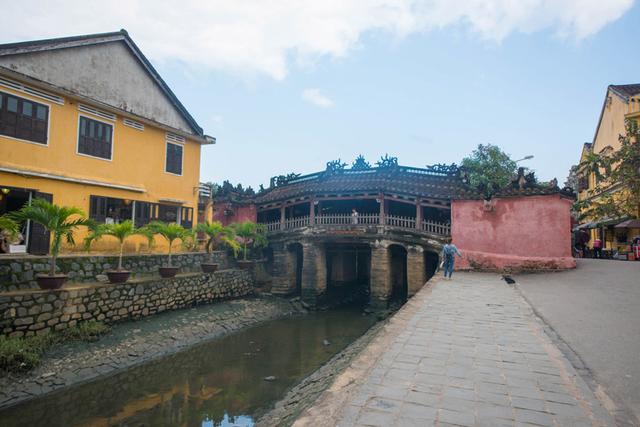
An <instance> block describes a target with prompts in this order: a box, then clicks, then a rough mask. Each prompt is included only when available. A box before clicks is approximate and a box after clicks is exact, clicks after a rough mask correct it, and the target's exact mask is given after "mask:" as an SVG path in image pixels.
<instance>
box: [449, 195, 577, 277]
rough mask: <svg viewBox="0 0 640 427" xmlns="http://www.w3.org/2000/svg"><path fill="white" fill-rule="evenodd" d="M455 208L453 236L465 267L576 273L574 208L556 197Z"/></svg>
mask: <svg viewBox="0 0 640 427" xmlns="http://www.w3.org/2000/svg"><path fill="white" fill-rule="evenodd" d="M492 203H493V206H494V208H493V210H492V211H485V210H484V208H483V205H484V201H483V200H454V201H453V202H452V203H451V237H452V239H453V243H454V244H455V245H456V246H457V247H458V248H459V249H460V250H461V252H463V256H464V258H463V259H462V260H460V262H459V265H460V267H461V268H470V267H472V268H479V269H490V270H505V269H507V270H508V269H513V270H526V269H537V270H539V269H559V268H574V267H575V260H574V259H573V258H572V256H571V214H570V210H571V204H572V201H571V200H568V199H566V198H562V197H560V195H558V194H554V195H544V196H520V197H509V198H502V199H501V198H494V199H493V200H492Z"/></svg>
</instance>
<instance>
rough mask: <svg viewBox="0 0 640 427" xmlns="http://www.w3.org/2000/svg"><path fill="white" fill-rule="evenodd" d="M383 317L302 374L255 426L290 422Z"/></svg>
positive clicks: (352, 356) (344, 365)
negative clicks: (315, 368)
mask: <svg viewBox="0 0 640 427" xmlns="http://www.w3.org/2000/svg"><path fill="white" fill-rule="evenodd" d="M385 324H386V320H383V321H380V322H378V323H376V324H375V325H373V326H372V327H371V328H370V329H369V330H368V331H367V332H366V333H365V334H364V335H362V336H361V337H360V338H358V339H357V340H356V341H354V342H353V343H351V344H350V345H349V346H348V347H346V348H345V349H344V350H342V351H341V352H339V353H338V354H336V355H335V356H333V357H332V358H331V359H330V360H329V361H328V362H327V363H326V364H324V365H323V366H321V367H320V368H318V369H317V370H316V371H315V372H313V373H312V374H311V375H309V376H308V377H306V378H305V379H304V380H302V381H301V382H300V383H298V384H297V385H296V386H294V387H293V388H292V389H291V390H290V391H289V392H287V394H286V395H285V396H284V397H283V398H282V399H281V400H280V401H278V402H277V403H276V404H275V405H274V408H273V409H272V410H271V411H269V412H268V413H266V414H265V415H264V416H262V417H261V418H260V419H259V420H258V421H257V422H256V427H271V426H290V425H292V424H293V422H294V421H295V420H296V418H297V417H298V416H299V415H300V414H301V413H302V412H303V411H304V410H305V409H307V408H308V407H310V406H311V405H312V404H313V403H314V402H315V401H316V399H317V398H318V397H319V396H320V394H322V392H323V391H325V390H326V389H327V388H328V387H329V386H330V385H331V384H332V382H333V380H334V379H335V378H336V376H338V375H340V374H341V373H342V372H343V371H344V370H345V369H346V368H347V367H348V366H349V365H350V364H351V362H352V361H353V360H354V359H355V358H356V357H357V356H358V355H359V354H360V352H361V351H362V350H364V349H365V348H366V347H367V345H369V343H370V342H371V341H372V340H373V339H374V338H375V337H376V336H377V334H378V333H379V332H380V330H381V329H382V328H383V327H384V325H385Z"/></svg>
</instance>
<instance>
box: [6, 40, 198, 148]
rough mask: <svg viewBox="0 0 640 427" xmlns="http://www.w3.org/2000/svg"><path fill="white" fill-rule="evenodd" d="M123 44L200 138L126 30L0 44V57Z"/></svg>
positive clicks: (181, 107) (170, 91)
mask: <svg viewBox="0 0 640 427" xmlns="http://www.w3.org/2000/svg"><path fill="white" fill-rule="evenodd" d="M117 41H122V42H124V43H125V44H126V45H127V46H128V47H129V49H130V50H131V52H132V53H133V55H134V56H135V57H136V58H137V59H138V60H139V61H140V63H141V65H142V67H143V68H144V69H145V70H146V71H147V73H148V74H149V75H150V76H151V78H153V79H154V80H155V82H156V83H157V84H158V86H159V87H160V89H161V90H162V92H163V93H164V94H165V95H166V96H167V98H169V101H170V102H171V103H172V104H173V106H174V107H175V108H176V109H177V110H178V111H179V112H180V114H181V115H182V117H183V118H184V119H185V120H186V121H187V123H189V126H190V127H191V128H192V129H193V131H194V132H195V134H196V135H199V136H202V135H203V131H202V128H201V127H200V125H198V123H197V122H196V121H195V119H194V118H193V116H191V114H190V113H189V112H188V111H187V109H186V108H185V107H184V105H182V103H181V102H180V100H178V97H177V96H176V95H175V94H174V93H173V91H172V90H171V89H170V88H169V86H168V85H167V83H166V82H165V81H164V80H163V79H162V77H160V74H159V73H158V72H157V71H156V69H155V68H154V67H153V65H151V62H149V60H148V59H147V57H146V56H144V54H143V53H142V51H141V50H140V49H139V48H138V46H137V45H136V44H135V43H134V42H133V40H132V39H131V37H129V33H127V31H126V30H120V31H115V32H111V33H99V34H87V35H82V36H72V37H61V38H55V39H45V40H33V41H26V42H18V43H6V44H0V56H11V55H22V54H26V53H33V52H43V51H49V50H56V49H68V48H73V47H80V46H90V45H96V44H101V43H111V42H117Z"/></svg>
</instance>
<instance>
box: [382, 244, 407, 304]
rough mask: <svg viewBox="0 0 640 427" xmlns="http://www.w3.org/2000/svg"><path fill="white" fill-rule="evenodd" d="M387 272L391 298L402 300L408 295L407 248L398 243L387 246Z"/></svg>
mask: <svg viewBox="0 0 640 427" xmlns="http://www.w3.org/2000/svg"><path fill="white" fill-rule="evenodd" d="M387 250H388V251H389V267H390V268H389V274H390V279H391V296H390V297H391V300H394V301H399V302H404V301H406V300H407V296H408V295H409V284H408V283H409V282H408V277H407V259H408V251H407V248H406V247H405V246H404V245H402V244H398V243H392V244H390V245H389V246H388V248H387Z"/></svg>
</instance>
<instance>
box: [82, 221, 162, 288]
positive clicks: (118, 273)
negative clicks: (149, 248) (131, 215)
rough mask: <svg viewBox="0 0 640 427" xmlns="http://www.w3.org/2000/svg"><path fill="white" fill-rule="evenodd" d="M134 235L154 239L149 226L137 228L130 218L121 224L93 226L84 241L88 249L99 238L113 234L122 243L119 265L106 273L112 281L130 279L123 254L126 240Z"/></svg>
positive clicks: (123, 281) (120, 281) (117, 281)
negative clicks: (123, 262) (123, 263)
mask: <svg viewBox="0 0 640 427" xmlns="http://www.w3.org/2000/svg"><path fill="white" fill-rule="evenodd" d="M134 235H142V236H145V237H147V239H149V242H151V240H153V234H151V233H150V232H149V230H148V229H147V228H136V227H135V225H134V224H133V221H131V220H130V219H128V220H126V221H122V222H121V223H119V224H98V225H97V226H95V227H91V231H90V233H89V235H88V236H87V237H85V239H84V242H85V246H86V248H87V249H89V248H90V247H91V244H92V243H93V242H95V241H97V240H100V239H101V238H102V237H103V236H111V237H115V238H116V239H118V242H119V243H120V251H119V254H118V267H117V268H116V269H115V270H107V271H106V272H105V273H106V275H107V277H108V278H109V282H111V283H125V282H126V281H127V280H129V276H130V275H131V271H130V270H125V269H124V268H123V267H122V254H123V251H124V242H125V240H127V238H128V237H131V236H134Z"/></svg>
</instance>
